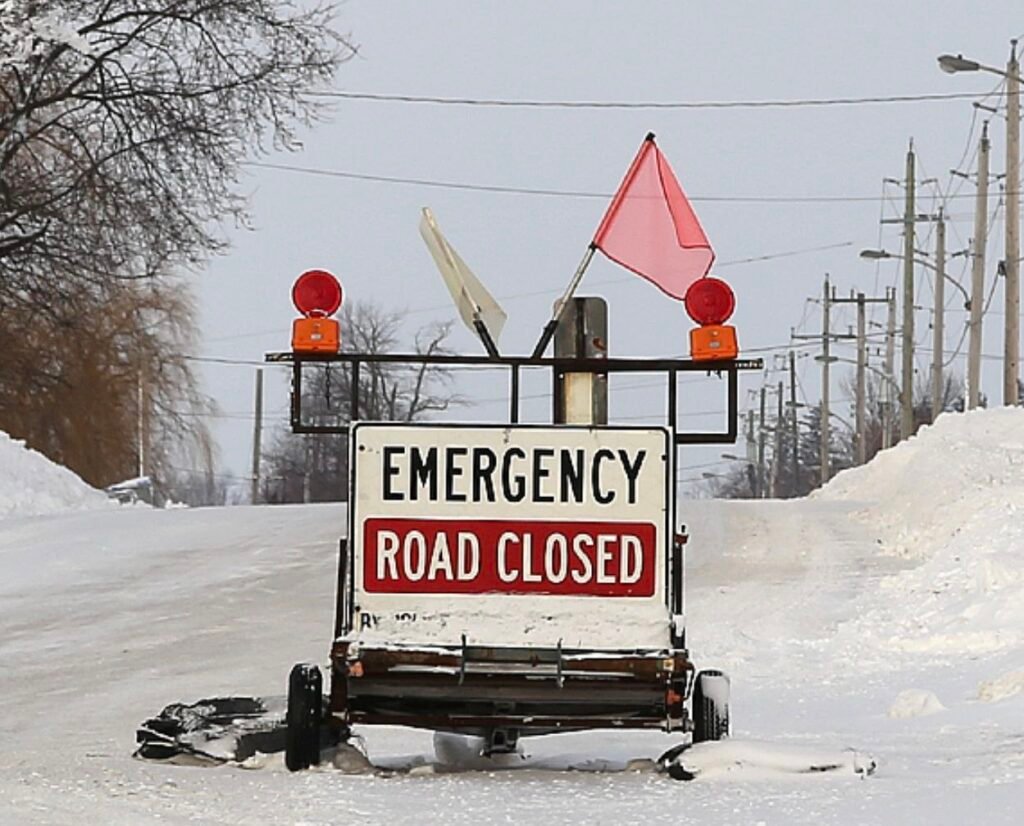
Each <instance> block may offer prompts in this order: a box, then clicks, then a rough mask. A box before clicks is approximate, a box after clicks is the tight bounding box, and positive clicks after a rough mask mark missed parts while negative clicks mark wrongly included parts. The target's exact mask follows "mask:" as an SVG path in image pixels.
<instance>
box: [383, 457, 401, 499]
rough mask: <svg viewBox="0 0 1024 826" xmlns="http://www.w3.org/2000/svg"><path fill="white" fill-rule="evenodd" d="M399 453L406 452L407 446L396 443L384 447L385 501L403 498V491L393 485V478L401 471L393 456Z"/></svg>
mask: <svg viewBox="0 0 1024 826" xmlns="http://www.w3.org/2000/svg"><path fill="white" fill-rule="evenodd" d="M398 453H405V448H404V447H400V446H396V445H389V446H387V447H385V448H384V501H386V502H400V501H401V500H402V498H403V497H402V491H400V490H395V489H394V488H393V487H391V479H392V478H393V477H395V476H397V475H398V474H399V472H400V471H399V469H398V468H397V467H395V466H394V465H393V464H392V462H391V459H392V457H394V456H395V455H396V454H398Z"/></svg>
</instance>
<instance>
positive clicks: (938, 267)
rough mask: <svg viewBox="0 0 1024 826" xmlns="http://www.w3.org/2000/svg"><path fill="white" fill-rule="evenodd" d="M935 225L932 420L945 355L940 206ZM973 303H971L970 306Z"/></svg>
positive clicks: (938, 408)
mask: <svg viewBox="0 0 1024 826" xmlns="http://www.w3.org/2000/svg"><path fill="white" fill-rule="evenodd" d="M936 221H937V222H938V223H937V224H936V225H935V290H934V293H935V319H934V321H933V322H932V422H933V423H934V422H935V420H936V419H937V418H939V414H940V413H941V412H942V402H943V396H944V395H945V394H944V393H943V392H942V391H943V389H944V387H943V381H942V362H943V358H944V356H945V346H946V337H945V323H946V322H945V316H946V216H945V215H944V214H943V211H942V207H939V214H938V216H937V217H936ZM973 306H974V305H973V304H972V305H971V307H973Z"/></svg>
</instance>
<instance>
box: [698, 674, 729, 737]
mask: <svg viewBox="0 0 1024 826" xmlns="http://www.w3.org/2000/svg"><path fill="white" fill-rule="evenodd" d="M728 736H729V678H728V677H727V676H725V674H723V673H722V672H721V671H717V670H714V669H710V668H709V669H706V670H704V671H701V672H699V673H698V674H697V678H696V679H695V680H694V684H693V742H694V743H706V742H708V741H709V740H721V739H723V738H725V737H728Z"/></svg>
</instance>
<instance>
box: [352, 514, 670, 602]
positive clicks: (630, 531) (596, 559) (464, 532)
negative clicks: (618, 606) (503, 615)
mask: <svg viewBox="0 0 1024 826" xmlns="http://www.w3.org/2000/svg"><path fill="white" fill-rule="evenodd" d="M363 529H364V535H363V550H364V553H363V566H362V567H363V588H364V589H365V590H366V591H367V592H368V593H394V594H413V593H426V594H489V593H504V594H553V595H563V596H616V597H650V596H652V595H653V594H654V584H655V560H656V557H657V554H656V530H655V526H654V525H653V524H649V523H643V522H582V521H580V522H576V521H574V522H557V521H546V520H545V521H527V520H501V519H480V520H447V519H396V518H386V519H385V518H381V519H373V518H371V519H367V520H366V522H365V523H364V525H363Z"/></svg>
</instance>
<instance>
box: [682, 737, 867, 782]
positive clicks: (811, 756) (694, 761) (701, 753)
mask: <svg viewBox="0 0 1024 826" xmlns="http://www.w3.org/2000/svg"><path fill="white" fill-rule="evenodd" d="M679 763H680V764H681V765H682V766H683V767H684V768H685V769H686V770H687V771H688V772H690V773H691V774H692V775H693V776H694V778H712V777H716V776H730V777H733V778H735V779H739V778H740V777H742V778H743V779H745V780H757V779H768V778H771V777H772V776H773V775H780V774H791V775H815V774H823V773H825V772H843V773H847V774H857V775H860V776H862V777H865V776H867V775H870V774H872V773H874V771H875V768H876V762H875V759H874V758H873V757H872V756H871V755H869V754H867V753H865V752H861V751H857V750H855V749H845V750H842V751H838V750H837V751H828V750H825V749H820V748H806V747H802V746H784V745H780V744H776V743H764V742H759V741H756V740H720V741H718V742H708V743H698V744H696V745H695V746H693V747H692V748H690V749H687V750H686V751H684V752H683V753H682V754H681V755H680V756H679Z"/></svg>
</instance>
